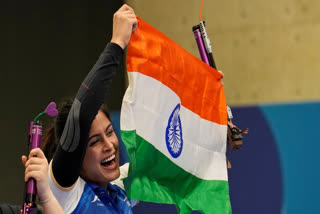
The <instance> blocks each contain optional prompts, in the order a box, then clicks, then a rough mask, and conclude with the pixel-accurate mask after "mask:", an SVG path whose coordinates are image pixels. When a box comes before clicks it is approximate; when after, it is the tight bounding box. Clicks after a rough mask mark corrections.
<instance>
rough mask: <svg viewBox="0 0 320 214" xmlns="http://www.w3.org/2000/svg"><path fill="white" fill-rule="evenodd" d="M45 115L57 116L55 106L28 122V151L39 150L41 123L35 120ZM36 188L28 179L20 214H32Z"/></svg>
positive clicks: (48, 107) (32, 180)
mask: <svg viewBox="0 0 320 214" xmlns="http://www.w3.org/2000/svg"><path fill="white" fill-rule="evenodd" d="M43 114H47V115H49V116H50V117H55V116H57V114H58V111H57V109H56V104H55V103H54V102H51V103H50V104H49V105H48V106H47V108H46V110H45V111H44V112H41V113H40V114H39V115H38V116H37V117H36V118H35V119H34V120H33V121H31V122H30V126H29V151H31V150H32V149H35V148H40V145H41V137H42V124H41V121H39V120H37V119H38V118H39V117H40V116H41V115H43ZM36 195H37V188H36V181H35V180H34V179H33V178H30V179H29V180H28V182H27V186H26V195H25V201H24V203H23V207H22V209H21V213H23V214H32V213H33V211H34V208H35V207H36V204H35V201H36Z"/></svg>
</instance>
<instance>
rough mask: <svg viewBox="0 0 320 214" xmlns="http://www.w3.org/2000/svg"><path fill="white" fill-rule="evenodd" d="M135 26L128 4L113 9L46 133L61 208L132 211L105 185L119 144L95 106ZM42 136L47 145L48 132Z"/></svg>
mask: <svg viewBox="0 0 320 214" xmlns="http://www.w3.org/2000/svg"><path fill="white" fill-rule="evenodd" d="M136 25H137V20H136V16H135V14H134V11H133V10H132V9H131V8H130V7H129V6H127V5H123V6H122V7H121V8H120V9H119V10H118V11H117V12H116V13H115V14H114V17H113V34H112V39H111V42H110V43H109V44H108V45H107V46H106V48H105V49H104V51H103V52H102V54H101V55H100V57H99V59H98V61H97V63H96V64H95V65H94V67H93V68H92V69H91V71H90V72H89V73H88V75H87V77H86V78H85V80H84V81H83V83H82V84H81V86H80V88H79V90H78V92H77V95H76V97H75V99H74V101H73V103H72V105H70V104H69V105H68V104H66V105H64V106H63V108H62V111H60V112H59V115H58V118H57V121H56V126H55V127H54V128H55V131H51V132H49V133H51V134H52V133H55V135H56V137H57V138H58V139H57V141H56V142H59V143H58V145H57V148H56V151H55V153H54V157H53V159H52V161H51V162H50V165H49V174H50V176H49V184H50V188H51V190H52V192H53V194H54V196H55V197H56V198H57V200H58V201H59V203H60V205H61V206H62V208H63V210H64V211H65V212H66V213H132V211H131V204H130V202H129V201H128V199H127V197H126V195H125V192H124V191H123V190H122V189H121V188H119V187H118V186H116V185H112V184H110V182H111V181H113V180H115V179H117V178H118V177H119V175H120V170H119V155H118V145H119V143H118V139H117V137H116V135H115V133H114V131H113V129H112V125H111V123H110V118H109V116H108V114H107V112H106V111H103V110H99V109H101V105H102V103H103V101H104V97H105V94H106V93H107V91H108V89H109V88H110V87H111V80H112V78H113V76H114V75H115V73H116V71H117V70H118V66H119V63H120V61H121V58H122V57H123V49H124V48H125V47H126V46H127V44H128V42H129V40H130V37H131V33H132V32H134V31H135V28H136ZM67 113H68V114H67ZM67 115H68V116H67ZM43 139H44V140H46V141H47V142H48V143H47V146H52V145H48V144H50V142H52V141H51V140H50V139H51V138H50V137H45V136H44V138H43ZM53 141H54V140H53Z"/></svg>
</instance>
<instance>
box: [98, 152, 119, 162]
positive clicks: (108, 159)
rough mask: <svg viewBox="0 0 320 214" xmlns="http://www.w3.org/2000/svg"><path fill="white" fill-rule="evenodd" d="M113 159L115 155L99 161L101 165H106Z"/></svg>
mask: <svg viewBox="0 0 320 214" xmlns="http://www.w3.org/2000/svg"><path fill="white" fill-rule="evenodd" d="M115 157H116V155H115V154H113V155H111V156H110V157H109V158H107V159H104V160H103V161H101V163H106V162H108V161H111V160H113V159H114V158H115Z"/></svg>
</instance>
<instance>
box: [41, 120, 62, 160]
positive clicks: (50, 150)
mask: <svg viewBox="0 0 320 214" xmlns="http://www.w3.org/2000/svg"><path fill="white" fill-rule="evenodd" d="M57 144H58V143H57V140H56V131H55V128H54V125H51V127H50V128H49V129H47V130H46V131H45V132H44V134H43V137H42V145H41V147H42V148H41V149H42V151H43V153H44V155H45V156H46V158H47V160H48V162H50V160H51V159H52V158H53V155H54V153H55V151H56V149H57Z"/></svg>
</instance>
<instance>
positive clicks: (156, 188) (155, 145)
mask: <svg viewBox="0 0 320 214" xmlns="http://www.w3.org/2000/svg"><path fill="white" fill-rule="evenodd" d="M127 70H128V75H129V87H128V89H127V91H126V94H125V96H124V98H123V103H122V109H121V137H122V140H123V141H124V143H125V145H126V148H127V151H128V154H129V156H130V169H129V177H128V178H127V179H126V180H125V186H126V191H127V194H128V197H129V198H131V199H135V200H141V201H149V202H156V203H166V204H175V205H176V206H177V208H178V210H179V212H180V213H190V212H191V211H192V210H199V211H202V212H203V213H209V214H212V213H218V214H224V213H226V214H227V213H231V206H230V200H229V186H228V177H227V167H226V156H225V153H226V136H227V110H226V102H225V97H224V89H223V87H222V84H221V82H220V81H219V79H220V78H221V74H219V72H217V71H216V70H214V69H213V68H211V67H209V66H208V65H206V64H205V63H203V62H202V61H201V60H199V59H197V58H196V57H194V56H192V55H191V54H190V53H188V52H187V51H185V50H184V49H183V48H181V47H180V46H179V45H177V44H176V43H174V42H173V41H172V40H170V39H169V38H168V37H166V36H165V35H163V34H162V33H160V32H159V31H158V30H156V29H155V28H153V27H152V26H150V25H149V24H147V23H146V22H144V21H143V20H141V19H139V18H138V28H137V30H136V32H135V33H134V34H133V35H132V37H131V40H130V43H129V48H128V54H127Z"/></svg>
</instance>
